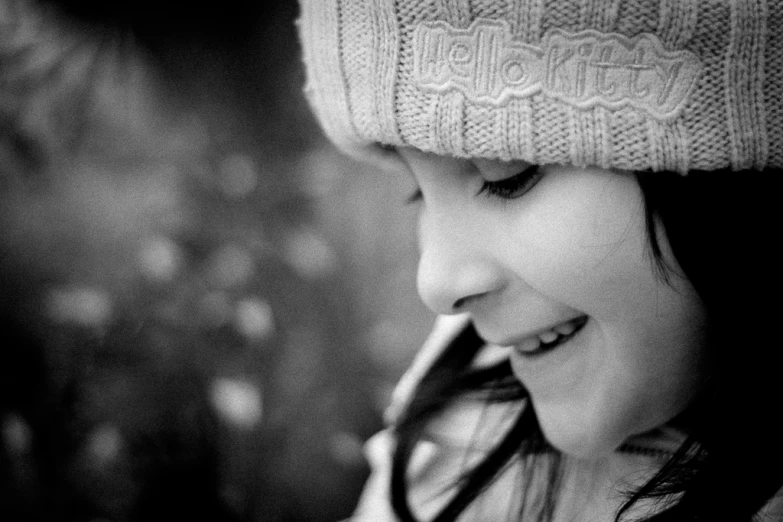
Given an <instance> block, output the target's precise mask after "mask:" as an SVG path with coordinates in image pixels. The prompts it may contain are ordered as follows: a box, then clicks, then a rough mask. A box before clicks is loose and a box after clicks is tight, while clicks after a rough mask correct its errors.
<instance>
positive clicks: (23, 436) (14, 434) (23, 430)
mask: <svg viewBox="0 0 783 522" xmlns="http://www.w3.org/2000/svg"><path fill="white" fill-rule="evenodd" d="M2 433H3V443H4V444H5V447H6V449H7V450H8V453H9V454H12V455H21V454H24V453H27V451H28V450H29V449H30V443H31V438H32V434H31V432H30V426H28V425H27V423H26V422H25V421H24V419H22V418H21V417H20V416H19V415H16V414H14V413H12V414H9V415H7V416H6V417H5V418H4V419H3V427H2Z"/></svg>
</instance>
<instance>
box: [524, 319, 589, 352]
mask: <svg viewBox="0 0 783 522" xmlns="http://www.w3.org/2000/svg"><path fill="white" fill-rule="evenodd" d="M587 320H588V317H587V316H586V315H583V316H581V317H577V318H574V319H571V320H570V321H566V322H565V323H561V324H558V325H557V326H554V327H553V328H550V329H549V330H545V331H543V332H540V333H538V334H536V335H531V336H530V337H527V338H525V339H523V340H522V341H521V342H519V343H517V344H515V345H514V349H515V350H516V351H517V353H519V354H521V355H523V356H525V357H537V356H539V355H543V354H545V353H547V352H550V351H552V350H554V349H555V348H557V347H558V346H560V345H561V344H563V343H565V342H566V341H568V340H569V339H571V338H572V337H574V336H575V335H576V334H578V333H579V332H580V331H581V330H582V328H583V327H584V325H585V324H586V323H587Z"/></svg>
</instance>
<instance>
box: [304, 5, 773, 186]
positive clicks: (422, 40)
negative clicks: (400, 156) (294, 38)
mask: <svg viewBox="0 0 783 522" xmlns="http://www.w3.org/2000/svg"><path fill="white" fill-rule="evenodd" d="M298 26H299V34H300V38H301V42H302V47H303V51H304V53H303V57H304V62H305V65H306V68H307V85H306V88H305V92H306V94H307V97H308V99H309V101H310V103H311V105H312V107H313V109H314V112H315V114H316V116H317V118H318V120H319V122H320V123H321V125H322V127H323V129H324V131H325V132H326V134H327V135H328V136H329V137H330V138H331V139H332V140H333V141H334V143H335V144H336V145H337V146H338V147H340V148H341V149H343V150H344V151H346V152H348V153H350V154H352V155H354V156H358V157H360V158H364V159H375V160H379V161H384V155H385V151H384V147H381V146H379V145H398V146H402V145H409V146H414V147H417V148H419V149H422V150H425V151H429V152H434V153H438V154H445V155H451V156H457V157H483V158H499V159H505V160H509V159H523V160H526V161H529V162H531V163H537V164H572V165H577V166H588V165H595V166H600V167H604V168H619V169H628V170H654V171H661V170H671V171H679V172H683V173H685V172H687V171H689V170H714V169H722V168H731V169H734V170H742V169H749V168H753V169H762V168H765V167H783V130H782V128H783V94H782V93H781V91H782V90H783V62H782V60H783V2H770V1H768V0H724V1H715V0H505V1H503V2H500V1H496V0H301V16H300V19H299V22H298Z"/></svg>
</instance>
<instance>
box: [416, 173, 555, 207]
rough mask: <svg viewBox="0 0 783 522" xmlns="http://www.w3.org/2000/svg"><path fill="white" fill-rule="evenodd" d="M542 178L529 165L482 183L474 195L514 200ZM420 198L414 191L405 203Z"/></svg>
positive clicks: (417, 191) (419, 193) (419, 190)
mask: <svg viewBox="0 0 783 522" xmlns="http://www.w3.org/2000/svg"><path fill="white" fill-rule="evenodd" d="M542 176H543V173H542V172H541V168H540V167H539V166H538V165H531V166H530V167H529V168H527V169H525V170H523V171H522V172H520V173H518V174H515V175H514V176H511V177H510V178H505V179H501V180H499V181H484V182H483V184H482V185H481V188H480V189H479V191H478V192H477V193H476V195H477V196H478V195H479V194H486V195H487V197H489V198H493V197H495V198H500V199H505V200H511V199H516V198H518V197H521V196H523V195H525V194H526V193H527V192H528V191H529V190H530V189H532V188H533V187H534V186H535V184H536V183H538V181H539V180H540V179H541V177H542ZM422 197H423V195H422V193H421V189H416V191H415V192H414V193H413V194H411V195H410V196H408V198H407V200H406V203H409V204H410V203H416V202H417V201H421V200H422Z"/></svg>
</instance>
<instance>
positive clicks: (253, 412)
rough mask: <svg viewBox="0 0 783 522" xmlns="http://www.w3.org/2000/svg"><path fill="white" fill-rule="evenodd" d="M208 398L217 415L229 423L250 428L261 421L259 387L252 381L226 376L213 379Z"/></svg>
mask: <svg viewBox="0 0 783 522" xmlns="http://www.w3.org/2000/svg"><path fill="white" fill-rule="evenodd" d="M210 398H211V400H212V405H213V406H214V407H215V410H216V411H217V413H218V415H219V416H220V417H221V418H222V419H223V420H224V421H226V422H228V423H230V424H233V425H235V426H238V427H241V428H252V427H253V426H255V425H257V424H258V423H259V422H260V421H261V416H262V409H263V407H262V397H261V389H260V388H259V387H258V386H256V385H255V384H253V383H250V382H247V381H245V380H240V379H235V378H227V377H224V378H218V379H215V380H214V381H213V382H212V386H211V390H210Z"/></svg>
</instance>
